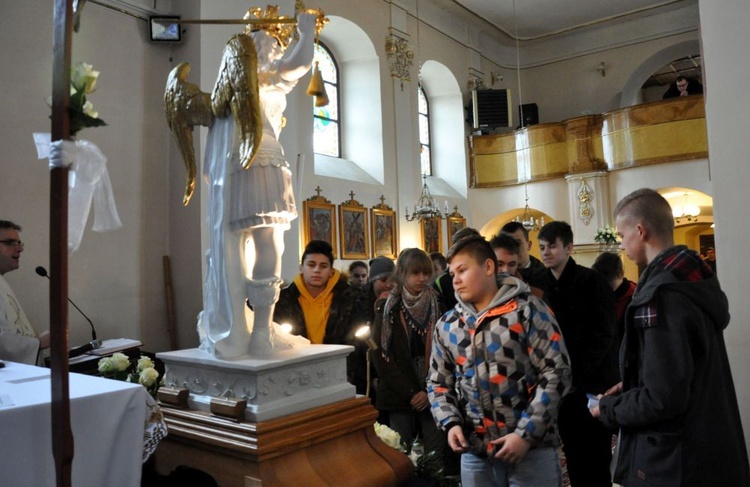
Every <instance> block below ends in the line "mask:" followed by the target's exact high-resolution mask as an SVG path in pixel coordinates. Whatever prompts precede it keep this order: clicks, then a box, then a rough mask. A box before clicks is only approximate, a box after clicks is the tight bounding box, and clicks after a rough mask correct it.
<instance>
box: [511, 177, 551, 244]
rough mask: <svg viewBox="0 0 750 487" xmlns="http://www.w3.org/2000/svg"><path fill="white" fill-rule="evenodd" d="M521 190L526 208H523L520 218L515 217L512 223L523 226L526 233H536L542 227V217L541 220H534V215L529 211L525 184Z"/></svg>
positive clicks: (527, 191) (527, 192) (527, 190)
mask: <svg viewBox="0 0 750 487" xmlns="http://www.w3.org/2000/svg"><path fill="white" fill-rule="evenodd" d="M523 190H524V193H525V195H526V206H524V207H523V213H522V214H521V216H520V217H519V216H516V218H515V220H514V221H516V222H518V223H520V224H521V225H523V228H525V229H526V231H529V232H530V231H532V230H533V231H537V230H539V229H540V228H541V227H543V226H544V217H542V218H541V220H540V219H538V218H534V215H532V214H531V210H530V209H529V189H528V186H527V184H526V183H524V185H523Z"/></svg>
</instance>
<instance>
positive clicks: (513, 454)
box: [490, 433, 531, 463]
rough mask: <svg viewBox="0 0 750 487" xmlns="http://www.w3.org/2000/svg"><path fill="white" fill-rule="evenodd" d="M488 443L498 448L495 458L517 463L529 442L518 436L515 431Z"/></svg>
mask: <svg viewBox="0 0 750 487" xmlns="http://www.w3.org/2000/svg"><path fill="white" fill-rule="evenodd" d="M490 443H492V444H493V445H495V447H496V448H499V450H498V451H497V453H495V458H497V459H498V460H502V461H504V462H507V463H518V462H520V461H521V460H523V457H525V456H526V452H527V451H529V447H530V446H531V444H530V443H529V442H528V441H526V440H524V439H523V438H521V437H520V436H518V434H516V433H510V434H507V435H505V436H503V437H502V438H498V439H497V440H493V441H491V442H490Z"/></svg>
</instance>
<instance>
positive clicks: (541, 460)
mask: <svg viewBox="0 0 750 487" xmlns="http://www.w3.org/2000/svg"><path fill="white" fill-rule="evenodd" d="M561 485H562V472H561V471H560V461H559V458H558V457H557V448H553V447H546V448H532V449H530V450H529V451H528V452H526V455H525V456H524V457H523V460H521V462H520V463H516V464H511V463H506V462H503V461H501V460H494V459H488V458H480V457H478V456H476V455H473V454H471V453H464V454H463V455H461V486H462V487H560V486H561Z"/></svg>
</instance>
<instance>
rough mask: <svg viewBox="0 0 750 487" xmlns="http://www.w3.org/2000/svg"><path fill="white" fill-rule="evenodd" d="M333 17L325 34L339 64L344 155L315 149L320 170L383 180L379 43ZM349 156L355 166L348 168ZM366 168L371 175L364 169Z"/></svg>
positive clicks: (323, 39)
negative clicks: (322, 153) (327, 154)
mask: <svg viewBox="0 0 750 487" xmlns="http://www.w3.org/2000/svg"><path fill="white" fill-rule="evenodd" d="M328 18H329V19H330V22H329V24H328V25H327V26H326V28H325V29H324V30H323V31H322V32H321V34H320V39H321V40H322V41H323V42H324V43H325V44H326V46H328V48H329V49H330V50H331V53H332V54H333V57H334V58H335V60H336V63H337V65H338V68H339V79H340V83H341V85H340V89H341V92H340V93H339V97H340V100H341V106H340V114H339V116H340V123H341V159H336V158H331V157H327V156H323V155H321V154H316V155H315V173H316V174H318V175H322V176H331V177H338V178H342V177H344V178H346V179H352V180H358V181H362V182H368V183H373V182H375V181H377V182H379V183H381V184H382V183H383V182H384V177H385V171H384V168H383V118H382V102H381V98H380V61H379V59H378V55H377V52H376V51H375V45H374V44H373V42H372V40H371V39H370V38H369V37H368V35H367V33H366V32H365V31H364V30H362V29H361V28H360V27H359V26H358V25H357V24H355V23H354V22H352V21H350V20H347V19H345V18H343V17H337V16H335V15H330V16H328ZM362 93H367V96H362ZM347 162H349V163H350V164H349V165H350V166H351V163H353V164H354V165H355V166H356V168H352V169H353V170H346V166H347ZM357 168H358V169H359V171H358V170H357ZM362 171H364V172H365V173H366V174H367V175H362V174H361V172H362ZM367 176H369V178H368V177H367ZM373 179H374V180H375V181H373Z"/></svg>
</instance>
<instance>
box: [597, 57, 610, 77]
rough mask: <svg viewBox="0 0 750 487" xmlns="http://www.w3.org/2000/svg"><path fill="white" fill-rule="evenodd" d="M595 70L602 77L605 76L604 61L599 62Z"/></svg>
mask: <svg viewBox="0 0 750 487" xmlns="http://www.w3.org/2000/svg"><path fill="white" fill-rule="evenodd" d="M596 70H597V71H599V73H600V74H601V75H602V78H603V77H605V76H607V67H606V66H605V65H604V61H602V62H600V63H599V66H597V67H596Z"/></svg>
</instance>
